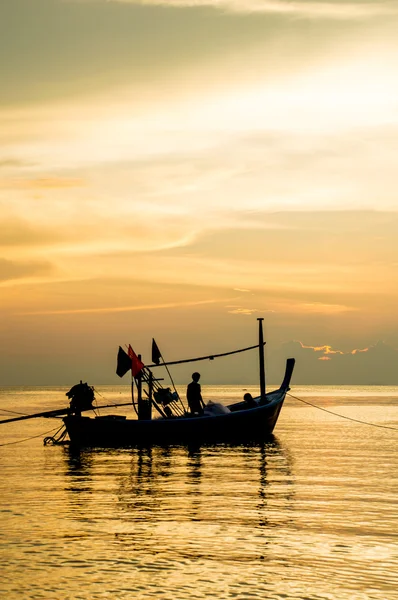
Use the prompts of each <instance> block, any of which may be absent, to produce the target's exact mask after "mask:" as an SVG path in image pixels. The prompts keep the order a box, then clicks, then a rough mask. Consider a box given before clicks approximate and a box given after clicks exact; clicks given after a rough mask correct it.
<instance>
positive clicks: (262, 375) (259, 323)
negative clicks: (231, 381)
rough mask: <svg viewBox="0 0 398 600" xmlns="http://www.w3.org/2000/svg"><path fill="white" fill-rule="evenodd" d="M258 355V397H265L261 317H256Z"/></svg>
mask: <svg viewBox="0 0 398 600" xmlns="http://www.w3.org/2000/svg"><path fill="white" fill-rule="evenodd" d="M257 321H258V357H259V366H260V397H261V399H263V398H265V367H264V334H263V321H264V319H263V318H258V319H257Z"/></svg>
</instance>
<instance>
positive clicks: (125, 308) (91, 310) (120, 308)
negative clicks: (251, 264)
mask: <svg viewBox="0 0 398 600" xmlns="http://www.w3.org/2000/svg"><path fill="white" fill-rule="evenodd" d="M223 301H224V300H200V301H197V302H169V303H163V304H162V303H160V304H140V305H133V306H108V307H103V308H72V309H61V310H43V311H40V310H39V311H31V312H20V313H15V314H17V315H21V316H22V315H24V316H28V315H32V316H35V315H79V314H109V313H123V312H136V311H147V310H158V309H160V308H182V307H187V306H199V305H202V304H216V303H219V302H223Z"/></svg>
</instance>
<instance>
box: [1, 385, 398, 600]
mask: <svg viewBox="0 0 398 600" xmlns="http://www.w3.org/2000/svg"><path fill="white" fill-rule="evenodd" d="M66 391H67V390H66V388H63V387H35V388H34V387H8V388H6V387H3V388H0V419H6V418H10V417H12V416H14V413H16V412H18V413H24V414H31V413H35V412H39V411H44V410H50V409H55V408H62V407H63V406H65V405H66V403H65V400H66V397H65V392H66ZM246 391H249V392H252V393H255V392H256V388H255V386H253V387H252V388H251V387H250V386H248V387H246V388H243V387H242V386H202V392H203V396H204V398H205V399H206V400H210V399H211V400H213V401H217V402H223V403H225V404H228V403H231V402H235V401H238V400H241V398H242V396H243V394H244V393H245V392H246ZM129 393H130V392H129V388H128V387H127V386H98V387H96V397H97V405H101V404H109V403H111V404H112V403H120V402H129ZM290 394H291V395H290V396H288V397H287V398H286V401H285V405H284V407H283V409H282V412H281V415H280V417H279V421H278V423H277V425H276V428H275V431H274V436H273V437H271V438H270V439H269V440H267V441H266V442H264V443H261V444H257V445H237V446H231V445H214V446H203V447H194V448H192V447H184V446H170V447H152V448H131V449H116V450H115V449H109V450H108V449H105V450H104V449H102V450H101V449H92V450H81V451H80V452H79V451H76V450H72V449H70V448H69V446H68V445H67V444H64V445H44V444H43V439H44V438H45V437H51V436H53V435H54V434H56V432H57V430H58V429H59V428H60V427H61V426H62V421H61V420H56V419H44V418H38V419H31V420H24V421H19V422H14V423H7V424H2V425H1V427H0V473H1V482H0V510H1V514H0V524H1V528H0V532H1V533H0V548H1V570H0V594H1V595H2V597H4V598H5V599H6V600H17V599H18V600H22V599H23V600H30V599H32V600H33V599H46V600H67V599H68V600H95V599H98V600H100V599H101V600H105V599H112V600H130V599H138V600H141V599H142V600H144V599H145V600H146V599H149V598H159V599H163V600H201V599H205V598H206V599H213V598H214V599H218V600H223V599H241V600H257V599H258V600H264V599H272V600H274V599H275V600H277V599H278V600H282V599H283V600H321V599H322V600H371V599H372V600H393V599H398V543H397V542H398V503H397V499H398V476H397V474H398V454H397V446H398V387H386V386H367V387H365V386H345V387H339V386H335V387H331V386H328V387H326V386H324V387H319V386H318V387H314V386H293V387H292V390H291V391H290ZM106 410H110V411H111V412H112V413H113V414H114V413H115V412H116V411H120V412H123V413H124V414H131V415H132V408H131V407H124V408H117V409H115V408H113V409H112V408H111V409H106ZM11 411H13V412H11ZM100 412H101V414H105V410H104V409H103V410H100ZM15 416H16V415H15Z"/></svg>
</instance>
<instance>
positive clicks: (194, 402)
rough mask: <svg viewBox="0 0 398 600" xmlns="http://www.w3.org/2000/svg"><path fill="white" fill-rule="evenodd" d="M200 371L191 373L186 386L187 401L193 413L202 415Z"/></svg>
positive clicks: (203, 405)
mask: <svg viewBox="0 0 398 600" xmlns="http://www.w3.org/2000/svg"><path fill="white" fill-rule="evenodd" d="M199 379H200V373H197V372H195V373H192V381H191V383H189V384H188V386H187V401H188V406H189V410H190V411H191V413H192V414H193V415H203V411H204V407H205V403H204V402H203V399H202V392H201V389H200V383H199Z"/></svg>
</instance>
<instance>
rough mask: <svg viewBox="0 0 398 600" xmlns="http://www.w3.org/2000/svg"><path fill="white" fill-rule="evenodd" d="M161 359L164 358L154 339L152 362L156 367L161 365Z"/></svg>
mask: <svg viewBox="0 0 398 600" xmlns="http://www.w3.org/2000/svg"><path fill="white" fill-rule="evenodd" d="M161 357H162V355H161V354H160V350H159V348H158V345H157V343H156V342H155V340H154V339H153V338H152V362H153V363H154V364H155V365H158V364H159V363H160V359H161Z"/></svg>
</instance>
